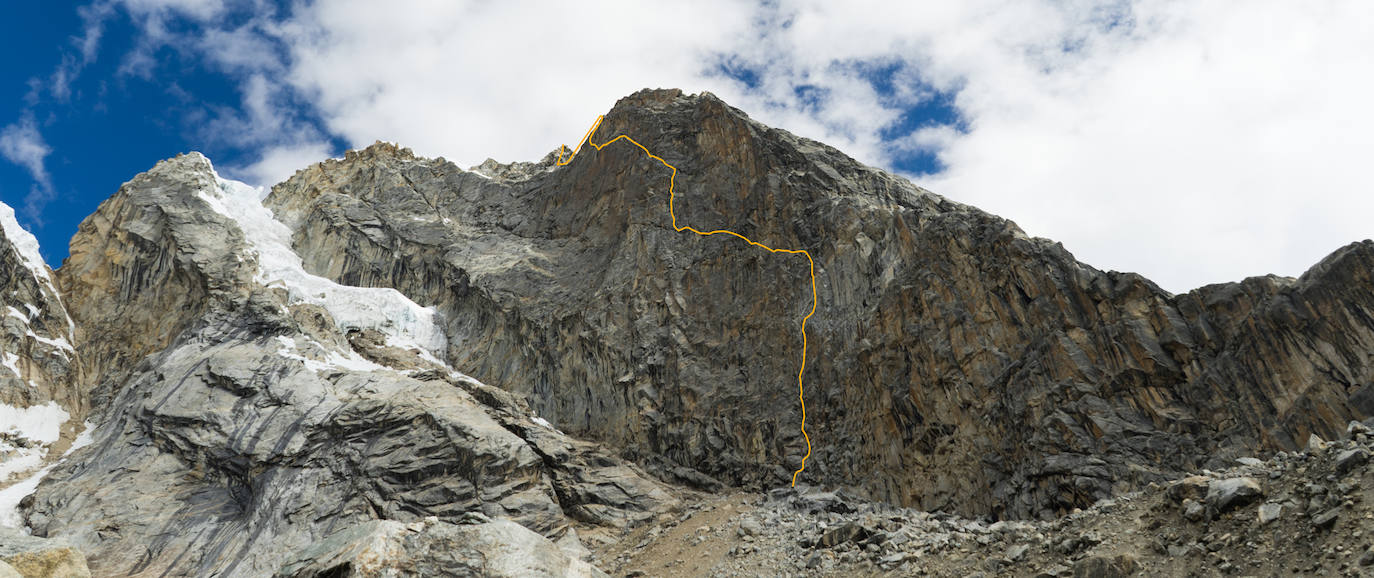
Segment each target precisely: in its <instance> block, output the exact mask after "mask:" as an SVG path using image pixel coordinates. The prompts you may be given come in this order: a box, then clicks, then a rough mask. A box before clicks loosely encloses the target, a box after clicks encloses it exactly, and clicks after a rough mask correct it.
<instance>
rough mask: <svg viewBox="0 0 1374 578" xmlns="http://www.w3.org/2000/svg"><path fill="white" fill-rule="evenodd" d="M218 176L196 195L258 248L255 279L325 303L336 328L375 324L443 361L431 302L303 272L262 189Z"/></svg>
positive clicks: (295, 298) (353, 362)
mask: <svg viewBox="0 0 1374 578" xmlns="http://www.w3.org/2000/svg"><path fill="white" fill-rule="evenodd" d="M217 181H218V185H219V187H218V190H214V191H202V192H201V197H202V198H203V199H204V200H205V201H206V202H207V203H209V204H210V206H211V207H212V208H213V209H214V210H215V211H217V212H219V213H220V214H222V215H225V216H227V217H229V218H231V219H233V220H234V222H235V223H237V224H238V226H239V229H240V230H242V231H243V235H244V237H245V238H246V239H247V240H248V243H249V244H250V245H251V247H252V249H253V251H254V252H255V253H256V254H257V259H258V273H257V281H258V282H259V283H262V284H263V285H266V286H269V287H273V286H276V287H282V288H285V289H286V290H287V292H288V294H289V296H290V299H291V301H292V302H293V303H295V302H307V303H311V304H314V305H319V306H321V307H324V308H325V309H326V310H327V311H329V313H330V314H331V315H332V316H333V317H334V322H335V323H337V324H338V326H339V328H340V329H343V330H345V331H347V330H350V329H374V330H377V331H380V332H381V333H382V334H383V335H385V336H386V339H387V345H390V346H393V347H400V348H402V349H413V350H418V351H419V352H421V354H422V355H423V356H425V357H427V358H429V359H431V360H433V361H436V362H439V363H442V360H443V359H444V356H445V349H446V348H447V340H446V339H445V337H444V332H443V329H441V328H440V326H439V324H438V323H436V316H437V313H436V312H435V311H434V309H433V308H430V307H421V306H420V305H418V304H416V303H415V302H414V301H411V300H410V299H408V298H406V296H405V295H402V294H401V292H399V291H397V290H395V289H391V288H373V287H350V286H346V285H340V284H338V283H335V282H333V281H330V280H329V279H325V278H324V277H320V276H318V275H311V274H310V273H307V272H306V271H305V269H304V268H303V267H302V265H301V258H300V256H299V255H297V254H296V252H295V251H293V250H292V249H291V230H290V229H288V228H287V227H286V225H284V224H282V223H280V222H278V221H277V220H276V219H275V218H273V216H272V212H271V211H269V210H268V209H267V208H266V207H263V205H262V198H263V197H264V196H265V193H264V191H263V190H262V189H260V188H257V187H253V186H250V185H247V184H244V183H241V182H238V181H234V180H229V179H225V178H222V177H218V176H217ZM295 347H296V345H295V343H294V342H293V343H290V344H287V343H283V351H284V352H285V354H286V355H291V353H290V351H292V350H294V349H295ZM350 354H351V352H350ZM351 355H352V356H354V357H356V355H357V354H351ZM336 357H337V356H336ZM360 361H362V362H363V363H366V362H365V361H363V360H361V359H352V358H350V359H337V360H335V359H331V363H332V364H334V365H340V364H342V366H345V367H347V368H350V369H360V368H362V367H360V366H359V362H360Z"/></svg>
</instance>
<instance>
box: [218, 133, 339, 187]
mask: <svg viewBox="0 0 1374 578" xmlns="http://www.w3.org/2000/svg"><path fill="white" fill-rule="evenodd" d="M331 150H332V147H331V146H330V145H329V144H328V143H325V142H309V143H302V144H295V145H283V146H274V147H271V148H269V149H267V150H266V151H265V152H263V153H262V155H261V158H259V159H258V160H257V161H256V162H254V163H253V164H250V165H248V166H245V167H230V168H227V169H225V174H228V175H229V176H231V177H234V178H235V179H237V180H241V181H244V182H246V183H249V184H253V185H255V186H262V187H271V186H272V185H274V184H277V183H280V182H282V181H285V180H286V179H287V178H290V177H291V175H293V174H296V171H298V170H301V169H303V168H306V167H308V166H310V165H313V164H315V163H318V162H320V161H322V160H325V159H327V158H329V156H330V154H331V153H330V151H331Z"/></svg>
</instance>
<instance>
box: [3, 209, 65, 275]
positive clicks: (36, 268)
mask: <svg viewBox="0 0 1374 578" xmlns="http://www.w3.org/2000/svg"><path fill="white" fill-rule="evenodd" d="M0 228H3V229H4V230H5V238H6V239H9V240H10V244H11V245H14V249H15V250H16V251H18V252H19V257H20V258H21V259H23V261H24V265H25V266H26V267H27V268H28V269H29V272H31V273H33V277H34V279H37V280H38V281H39V282H42V283H47V284H49V285H51V284H52V278H51V277H49V276H48V263H47V262H46V261H44V260H43V254H42V253H40V252H39V251H38V239H37V238H36V237H34V236H33V233H30V232H29V231H28V229H25V228H24V227H23V226H22V225H20V224H19V221H18V220H16V219H15V218H14V209H13V208H11V207H10V206H9V205H6V204H5V203H0Z"/></svg>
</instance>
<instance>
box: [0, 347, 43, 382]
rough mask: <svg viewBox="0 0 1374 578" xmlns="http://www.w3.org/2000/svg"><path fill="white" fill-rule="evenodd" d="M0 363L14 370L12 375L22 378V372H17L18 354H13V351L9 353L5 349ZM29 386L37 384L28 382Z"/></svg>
mask: <svg viewBox="0 0 1374 578" xmlns="http://www.w3.org/2000/svg"><path fill="white" fill-rule="evenodd" d="M0 363H3V365H4V366H5V367H8V368H10V371H13V372H14V376H15V377H18V378H19V379H24V374H22V373H19V356H18V355H15V354H13V353H10V352H8V351H6V352H5V354H4V359H2V360H0ZM29 387H37V386H35V385H34V384H32V383H30V384H29Z"/></svg>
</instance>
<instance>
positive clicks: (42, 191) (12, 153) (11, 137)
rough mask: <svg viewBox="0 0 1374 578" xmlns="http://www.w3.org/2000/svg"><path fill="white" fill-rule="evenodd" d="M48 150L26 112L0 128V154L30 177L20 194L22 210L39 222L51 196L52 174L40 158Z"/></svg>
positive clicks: (49, 148)
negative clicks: (22, 195) (29, 181)
mask: <svg viewBox="0 0 1374 578" xmlns="http://www.w3.org/2000/svg"><path fill="white" fill-rule="evenodd" d="M51 153H52V148H51V147H49V146H48V143H47V142H46V141H44V140H43V135H42V134H40V133H39V132H38V126H37V125H36V124H34V121H33V117H32V116H31V115H26V116H24V117H23V118H21V119H19V121H18V122H15V123H13V124H11V125H9V126H6V127H5V128H4V129H3V130H0V156H3V157H5V159H6V160H8V161H10V162H12V163H14V164H16V165H19V166H21V167H24V169H25V170H27V171H28V172H29V176H31V177H32V178H33V182H34V184H33V186H32V187H30V188H29V194H28V195H27V196H25V197H24V214H25V216H26V217H28V218H29V219H30V220H32V221H33V222H34V223H37V224H38V225H42V224H43V219H42V213H43V207H44V206H46V205H47V204H48V201H51V200H52V199H53V197H54V196H55V194H56V193H55V192H54V190H53V186H52V176H51V175H50V174H48V169H47V167H46V166H44V161H45V159H47V157H48V155H49V154H51Z"/></svg>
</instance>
